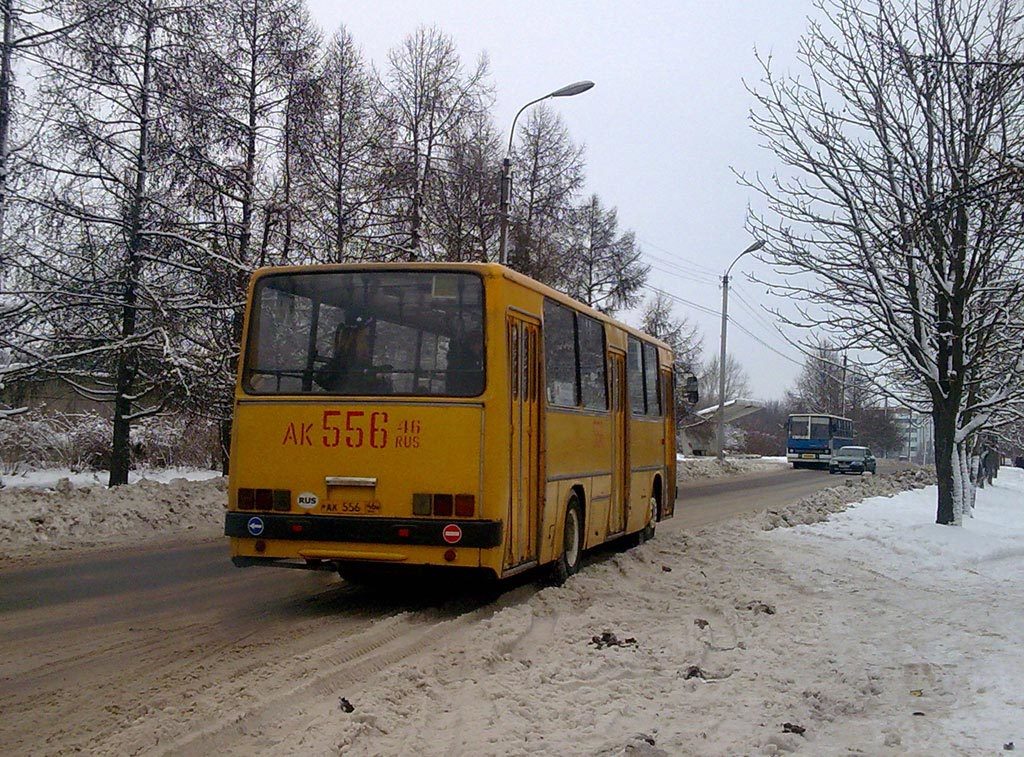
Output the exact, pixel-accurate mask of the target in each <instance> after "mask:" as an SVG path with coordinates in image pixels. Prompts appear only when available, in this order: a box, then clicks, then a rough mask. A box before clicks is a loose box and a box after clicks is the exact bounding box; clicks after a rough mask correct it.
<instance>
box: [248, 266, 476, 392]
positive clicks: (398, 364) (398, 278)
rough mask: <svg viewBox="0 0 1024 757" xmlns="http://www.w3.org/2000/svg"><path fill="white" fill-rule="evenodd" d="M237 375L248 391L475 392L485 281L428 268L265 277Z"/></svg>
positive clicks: (466, 274) (257, 290)
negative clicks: (241, 374)
mask: <svg viewBox="0 0 1024 757" xmlns="http://www.w3.org/2000/svg"><path fill="white" fill-rule="evenodd" d="M242 381H243V387H244V389H245V390H246V391H247V392H250V393H254V394H330V395H341V396H359V395H426V396H435V397H436V396H449V397H473V396H476V395H479V394H480V393H481V392H482V391H483V388H484V338H483V284H482V281H481V279H480V277H479V276H477V275H476V274H471V273H447V272H441V273H438V272H432V271H368V272H367V271H359V272H348V271H343V272H323V273H302V274H279V275H271V276H266V277H264V278H262V279H260V281H259V283H258V284H257V286H256V291H255V293H254V295H253V302H252V310H251V312H250V316H249V334H248V349H247V350H246V363H245V370H244V372H243V378H242Z"/></svg>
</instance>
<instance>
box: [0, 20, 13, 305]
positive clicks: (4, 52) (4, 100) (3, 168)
mask: <svg viewBox="0 0 1024 757" xmlns="http://www.w3.org/2000/svg"><path fill="white" fill-rule="evenodd" d="M0 9H2V12H3V25H4V28H3V39H2V41H0V289H2V288H3V271H4V266H5V255H4V249H3V242H2V240H3V236H4V214H5V212H6V209H7V203H8V199H7V185H8V178H9V171H10V166H9V165H8V153H9V152H10V149H9V147H8V142H9V140H10V133H11V88H12V87H13V85H14V72H13V69H12V67H11V58H12V56H13V54H14V3H13V0H0Z"/></svg>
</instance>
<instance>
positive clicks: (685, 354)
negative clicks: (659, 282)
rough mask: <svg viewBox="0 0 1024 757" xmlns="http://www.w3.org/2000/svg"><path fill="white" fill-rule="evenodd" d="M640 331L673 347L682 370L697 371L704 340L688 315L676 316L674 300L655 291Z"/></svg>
mask: <svg viewBox="0 0 1024 757" xmlns="http://www.w3.org/2000/svg"><path fill="white" fill-rule="evenodd" d="M640 328H641V329H643V330H644V331H646V332H647V333H648V334H650V335H651V336H654V337H657V338H658V339H660V340H661V341H663V342H665V343H666V344H668V346H669V347H671V348H672V354H673V355H674V357H675V361H676V366H678V368H679V369H680V370H683V371H695V370H696V369H697V367H698V366H699V364H700V355H701V352H703V350H704V337H703V336H702V335H701V333H700V327H699V326H698V325H697V324H695V323H691V322H690V321H689V319H688V318H687V317H686V316H685V315H684V316H678V317H677V316H676V315H675V313H674V312H673V309H672V300H671V299H670V298H669V297H668V296H666V295H665V294H663V293H662V292H656V293H655V295H654V297H653V298H652V299H650V300H648V301H647V303H646V305H645V306H644V310H643V313H642V315H641V316H640Z"/></svg>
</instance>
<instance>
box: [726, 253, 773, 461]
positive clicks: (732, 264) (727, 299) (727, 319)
mask: <svg viewBox="0 0 1024 757" xmlns="http://www.w3.org/2000/svg"><path fill="white" fill-rule="evenodd" d="M762 247H764V240H763V239H759V240H757V241H756V242H754V243H753V244H752V245H750V247H748V248H747V249H745V250H744V251H743V252H741V253H740V254H739V255H737V256H736V258H735V259H734V260H733V261H732V262H731V263H730V264H729V267H728V268H726V269H725V274H724V275H723V276H722V349H721V352H720V353H719V357H718V433H717V436H718V459H719V460H725V354H726V353H725V335H726V328H727V325H728V323H729V271H731V270H732V267H733V266H734V265H736V261H738V260H739V259H740V258H742V257H743V256H744V255H746V254H747V253H748V252H754V251H755V250H760V249H761V248H762Z"/></svg>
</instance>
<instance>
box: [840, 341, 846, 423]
mask: <svg viewBox="0 0 1024 757" xmlns="http://www.w3.org/2000/svg"><path fill="white" fill-rule="evenodd" d="M841 402H842V410H841V411H840V413H839V414H840V415H841V416H843V417H844V418H845V417H846V350H843V393H842V400H841Z"/></svg>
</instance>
